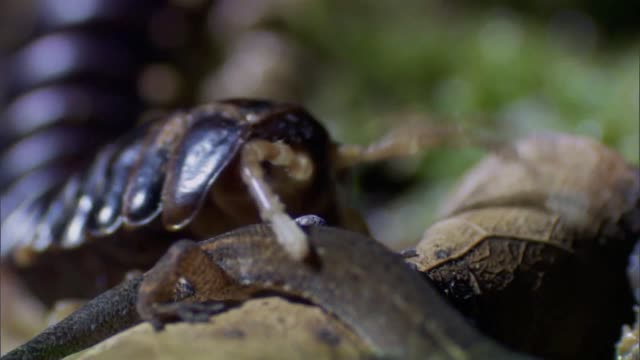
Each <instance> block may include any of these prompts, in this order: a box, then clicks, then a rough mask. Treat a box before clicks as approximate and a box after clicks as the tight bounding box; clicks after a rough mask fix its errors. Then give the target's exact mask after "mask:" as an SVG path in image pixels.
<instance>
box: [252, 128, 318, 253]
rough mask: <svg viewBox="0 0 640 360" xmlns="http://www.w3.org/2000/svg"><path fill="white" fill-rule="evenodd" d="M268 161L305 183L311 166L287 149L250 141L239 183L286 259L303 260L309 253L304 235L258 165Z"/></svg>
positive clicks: (310, 172) (266, 142)
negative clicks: (243, 186) (249, 194)
mask: <svg viewBox="0 0 640 360" xmlns="http://www.w3.org/2000/svg"><path fill="white" fill-rule="evenodd" d="M263 161H268V162H270V163H271V164H273V165H276V166H283V167H286V168H287V170H288V173H289V176H291V178H292V179H294V180H296V181H305V180H308V179H310V178H311V174H312V173H313V165H312V163H311V160H310V159H309V158H308V157H307V156H306V155H303V154H300V153H296V152H294V151H293V150H292V149H291V148H290V147H289V146H288V145H286V144H284V143H280V142H276V143H272V142H268V141H263V140H253V141H251V142H249V143H247V144H245V146H244V148H243V149H242V165H241V166H242V169H241V171H242V180H243V181H244V182H245V184H246V185H247V187H248V188H249V192H250V193H251V196H252V197H253V198H254V199H255V201H256V204H257V205H258V209H259V210H260V217H261V218H262V220H264V221H268V222H271V223H272V224H273V229H274V231H275V233H276V238H277V239H278V242H279V243H280V244H281V245H282V246H283V247H284V249H285V250H286V251H287V252H288V253H289V255H290V256H291V257H292V258H293V259H296V260H302V259H303V258H304V257H305V256H307V254H308V253H309V244H308V240H307V238H306V235H305V234H304V232H303V231H302V230H301V229H300V227H299V226H298V225H297V224H296V223H295V222H294V221H293V219H291V217H290V216H289V215H287V213H286V212H285V209H284V205H283V204H282V202H281V201H280V199H279V198H278V196H277V195H276V194H274V193H273V191H272V190H271V187H270V186H269V184H267V182H266V181H265V179H264V172H263V170H262V166H261V162H263Z"/></svg>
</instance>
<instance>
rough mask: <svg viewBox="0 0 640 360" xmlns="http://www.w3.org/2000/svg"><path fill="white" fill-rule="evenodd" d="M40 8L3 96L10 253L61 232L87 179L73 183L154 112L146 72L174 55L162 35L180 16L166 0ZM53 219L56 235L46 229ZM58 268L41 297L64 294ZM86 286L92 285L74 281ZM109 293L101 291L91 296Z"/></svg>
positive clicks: (12, 61) (64, 0)
mask: <svg viewBox="0 0 640 360" xmlns="http://www.w3.org/2000/svg"><path fill="white" fill-rule="evenodd" d="M33 9H34V11H35V12H37V14H36V16H35V24H34V29H33V31H32V34H28V35H26V36H25V37H24V38H25V39H24V43H23V44H21V45H19V46H18V48H17V49H15V51H13V52H12V53H11V56H10V58H9V59H8V61H7V66H6V70H7V71H6V74H7V76H5V81H6V82H5V84H4V85H5V90H6V91H5V92H4V93H3V94H2V96H1V98H0V102H1V103H2V104H1V109H0V111H1V113H2V115H1V119H0V190H1V191H2V194H1V198H0V206H1V211H0V213H1V215H2V220H3V222H6V221H9V220H10V218H12V219H13V220H11V221H9V222H8V223H6V225H3V227H2V246H1V250H2V253H3V254H5V253H7V252H9V251H11V249H14V248H15V247H16V245H17V244H16V242H21V241H30V240H32V239H34V237H35V236H36V233H37V234H39V235H37V237H38V238H39V239H40V244H42V242H43V241H44V242H46V240H44V239H46V238H48V237H49V236H52V235H53V234H56V231H58V230H57V228H56V227H57V226H59V221H60V219H58V218H55V216H56V215H54V214H60V213H61V212H60V211H61V210H60V209H57V208H54V207H55V206H60V205H61V204H64V205H65V206H69V201H70V200H69V199H70V197H72V196H73V195H74V194H75V191H78V190H79V189H78V188H77V187H78V186H79V185H80V183H81V182H82V181H80V179H79V178H78V177H77V176H76V177H72V178H71V180H70V181H67V179H69V176H71V174H72V173H74V172H76V171H78V170H79V169H85V168H86V166H87V164H88V163H89V162H90V161H91V160H92V158H93V156H94V152H95V150H96V149H97V148H98V147H99V146H100V145H101V144H104V143H106V142H109V141H112V140H113V139H114V138H115V137H116V136H119V135H120V134H122V133H123V132H125V131H127V130H128V129H131V128H132V127H133V126H134V125H135V123H136V121H137V119H138V118H139V116H140V114H141V113H142V112H143V111H144V110H145V109H146V108H147V107H148V106H149V104H148V103H146V101H145V99H143V98H142V96H141V95H140V94H139V91H138V89H139V80H140V79H139V78H140V73H141V72H142V71H143V69H144V68H145V66H147V65H148V64H151V63H155V62H159V61H165V60H167V59H169V57H171V56H173V55H174V54H173V53H171V50H172V49H170V48H168V47H166V46H165V44H162V43H161V42H160V43H159V42H158V41H157V40H158V39H155V38H154V36H155V35H154V32H153V29H154V28H158V26H159V25H160V23H161V22H162V21H161V20H162V19H163V17H164V18H171V16H173V18H176V17H179V15H180V14H179V12H180V11H179V9H177V8H175V7H171V6H170V5H169V4H168V1H166V0H144V1H134V2H132V1H126V0H115V1H114V0H91V1H86V2H77V1H70V0H39V1H36V2H34V3H33ZM169 15H171V16H169ZM156 35H157V34H156ZM65 181H67V182H66V184H63V183H64V182H65ZM46 216H48V217H49V218H48V220H47V223H48V224H50V225H52V229H51V232H52V233H51V234H49V235H47V234H48V232H47V231H48V230H44V229H43V227H42V226H40V225H39V224H40V223H41V222H42V219H43V218H44V217H46ZM12 222H13V223H19V226H10V225H9V224H10V223H12ZM54 224H55V226H54ZM26 239H29V240H26ZM55 258H56V257H55V256H52V261H56V260H55ZM53 264H56V263H52V267H51V268H49V269H47V272H51V273H54V274H53V278H49V277H47V276H44V278H43V279H42V281H43V283H44V284H45V285H44V286H43V289H42V290H41V291H38V293H40V294H45V293H47V292H48V291H50V290H51V289H53V288H54V286H53V285H51V283H52V282H53V281H55V279H54V278H56V276H57V273H56V271H57V270H56V269H58V268H59V266H57V265H56V266H53ZM87 264H88V265H90V266H94V267H95V265H92V261H87ZM61 266H64V265H61ZM81 269H82V268H78V269H74V271H72V272H81V271H82V270H81ZM60 276H62V275H60ZM76 280H77V281H82V280H86V279H83V278H78V279H74V277H73V276H71V278H70V279H69V280H68V281H69V282H73V281H76ZM90 282H91V283H92V284H94V283H96V281H95V280H92V281H90ZM47 284H49V285H47ZM107 286H108V284H106V283H104V282H103V283H102V284H96V285H95V286H94V287H95V290H93V291H91V292H90V294H94V293H95V291H102V290H104V289H106V288H107ZM90 294H86V295H90ZM57 296H58V295H57V294H55V291H54V294H52V295H51V297H53V298H56V297H57ZM47 297H48V296H45V298H47Z"/></svg>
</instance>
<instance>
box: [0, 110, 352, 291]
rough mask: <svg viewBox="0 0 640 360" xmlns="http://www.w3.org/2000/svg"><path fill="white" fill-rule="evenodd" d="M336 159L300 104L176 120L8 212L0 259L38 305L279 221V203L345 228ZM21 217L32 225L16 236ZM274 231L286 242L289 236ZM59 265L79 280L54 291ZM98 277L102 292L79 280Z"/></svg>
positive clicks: (127, 140) (66, 279)
mask: <svg viewBox="0 0 640 360" xmlns="http://www.w3.org/2000/svg"><path fill="white" fill-rule="evenodd" d="M335 150H336V146H334V144H333V143H332V142H331V140H330V138H329V136H328V134H327V132H326V130H325V129H324V128H323V127H322V126H321V125H320V124H319V123H318V122H317V121H316V120H315V119H313V117H311V115H309V114H308V113H307V112H306V111H305V110H303V109H302V108H300V107H298V106H293V105H288V104H275V103H270V102H265V101H250V100H230V101H224V102H219V103H214V104H211V105H204V106H201V107H198V108H195V109H193V110H191V111H188V112H176V113H174V114H173V115H170V116H167V117H163V118H159V119H157V120H156V121H150V122H147V123H145V124H143V125H142V126H140V127H139V128H137V129H135V130H134V131H132V132H131V133H129V134H127V135H126V136H124V137H122V138H121V139H119V140H118V141H116V142H114V143H112V144H108V145H106V146H105V147H103V148H102V149H101V150H100V151H99V152H98V154H97V155H96V157H95V159H94V161H93V163H92V165H91V166H90V167H89V168H88V170H85V171H81V172H78V173H76V174H74V175H72V176H70V177H69V178H68V179H67V180H66V182H65V183H64V184H63V185H61V186H60V187H58V188H56V189H55V191H50V192H49V193H48V194H47V195H46V196H45V197H42V198H41V199H40V200H39V202H33V203H30V202H27V203H26V204H27V206H31V207H26V208H22V209H19V210H16V211H14V212H13V213H11V214H9V216H8V217H7V219H6V220H5V222H4V224H3V241H5V244H6V245H7V246H6V247H5V248H3V251H4V254H5V255H8V254H10V261H11V263H12V264H13V265H14V266H15V267H16V268H17V271H18V272H20V273H21V274H22V275H23V277H25V278H26V279H27V281H28V282H30V283H31V284H32V286H30V287H32V288H33V290H34V291H35V292H36V293H37V294H38V295H40V297H42V298H45V299H48V300H53V299H55V298H60V297H85V296H91V295H93V294H94V293H95V292H96V291H99V290H100V289H99V287H101V286H112V285H113V284H114V283H116V282H118V281H120V279H121V278H122V276H123V275H124V273H125V272H126V271H127V270H130V269H134V268H139V269H146V268H147V267H148V266H150V265H152V264H153V263H154V262H155V260H156V259H157V257H158V256H159V255H161V254H162V252H163V251H164V249H165V248H166V247H167V246H168V245H169V244H170V243H171V242H172V241H174V240H176V239H177V238H179V237H181V236H184V235H185V234H189V236H190V237H191V238H195V239H199V238H204V237H207V236H211V235H212V234H218V233H220V232H222V231H226V230H230V229H233V228H235V227H237V226H240V225H242V224H248V223H255V222H258V221H260V218H262V219H264V220H269V221H272V222H275V223H279V222H280V221H281V220H282V219H281V218H278V216H284V215H282V211H283V205H282V204H281V203H280V201H282V202H284V203H285V204H286V207H287V212H288V213H290V214H303V213H308V212H312V213H314V214H318V215H320V216H322V217H323V218H325V219H326V220H327V221H328V222H329V223H332V224H339V225H343V226H346V225H347V224H346V223H347V221H346V220H345V215H344V214H343V213H342V210H341V208H340V207H339V205H338V198H337V195H336V188H335V179H334V168H335V167H334V166H333V164H334V163H333V160H334V159H333V156H334V153H335ZM266 184H270V185H266ZM272 188H273V191H275V193H277V194H278V196H275V195H274V194H273V192H272V190H271V189H272ZM247 189H248V190H247ZM32 204H35V205H37V206H34V205H32ZM256 205H257V206H256ZM23 206H24V205H23ZM256 209H257V210H256ZM259 212H260V214H259ZM23 214H26V215H29V216H30V217H31V224H32V225H31V226H30V228H29V231H26V232H25V231H21V229H23V226H24V225H23V218H22V216H24V215H23ZM160 215H161V216H160ZM284 221H285V223H286V219H284ZM281 227H282V226H281ZM284 229H285V230H284V231H285V235H284V237H287V236H288V234H287V233H286V232H287V231H294V232H295V230H296V229H297V227H295V226H294V230H291V229H289V230H286V224H285V225H284ZM167 230H170V231H167ZM171 231H172V232H171ZM61 267H67V268H68V270H71V269H72V268H75V269H82V270H81V271H79V270H78V271H76V274H75V275H74V274H69V272H71V271H66V270H61V271H60V276H59V278H56V279H55V280H53V281H52V279H51V276H55V275H58V273H57V272H55V273H53V274H51V269H60V268H61ZM78 272H82V273H83V274H78ZM76 277H81V278H83V279H75V278H76ZM101 277H103V278H104V282H103V283H102V284H97V283H96V281H95V280H94V281H89V280H90V279H91V278H94V279H99V278H101ZM105 277H106V278H105ZM80 280H82V281H80ZM63 284H69V285H70V286H69V287H68V288H66V286H64V285H63Z"/></svg>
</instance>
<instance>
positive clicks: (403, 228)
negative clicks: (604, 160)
mask: <svg viewBox="0 0 640 360" xmlns="http://www.w3.org/2000/svg"><path fill="white" fill-rule="evenodd" d="M508 4H509V2H500V1H494V2H481V3H476V2H436V1H417V0H405V1H402V2H398V1H337V0H336V1H274V2H272V6H273V7H274V8H276V9H277V10H273V13H272V14H277V16H274V15H272V16H270V17H266V18H267V19H268V21H265V22H263V25H262V27H261V28H260V31H265V29H268V31H271V32H272V33H273V34H279V35H278V36H281V37H282V38H283V39H287V40H286V41H287V42H288V44H290V46H291V47H294V48H295V49H296V51H297V54H298V60H297V64H298V65H297V66H298V67H299V69H298V72H297V73H298V75H297V77H296V78H297V81H296V84H295V86H291V88H294V89H295V91H292V92H290V93H285V95H283V97H285V98H289V97H290V98H291V99H293V100H295V101H299V102H301V103H303V104H305V105H306V106H307V107H308V108H309V109H310V111H312V113H314V114H315V115H316V116H317V117H318V118H319V119H320V120H321V121H322V122H323V123H325V124H327V126H329V128H330V130H331V132H332V134H333V135H334V137H335V138H336V139H338V140H339V141H341V142H356V143H367V142H370V141H372V140H373V139H375V138H377V137H378V136H380V135H381V134H383V133H384V132H385V130H387V129H389V128H390V127H392V126H393V125H396V124H399V123H400V122H402V121H406V120H407V119H422V118H424V119H431V121H435V122H437V121H452V122H456V123H460V124H464V125H465V126H468V127H471V128H473V129H477V131H479V132H481V133H485V134H492V135H493V136H495V137H496V138H498V139H503V140H508V139H512V138H515V137H517V136H522V135H525V134H529V133H532V132H535V131H564V132H569V133H576V134H585V135H589V136H592V137H594V138H596V139H599V140H601V141H603V142H604V143H606V144H607V145H609V146H611V147H613V148H615V149H617V150H618V151H620V152H621V153H622V154H623V156H624V157H625V158H626V159H628V160H629V161H630V162H632V163H635V164H638V163H639V160H638V156H639V140H638V136H639V135H638V134H639V132H640V130H639V121H638V113H639V100H638V99H639V90H638V83H639V77H640V74H639V66H640V64H639V58H638V55H639V50H640V46H639V45H640V41H639V40H640V36H639V32H638V24H637V23H635V22H634V20H633V19H632V16H630V13H632V12H633V9H632V8H630V7H629V8H628V7H627V6H630V4H623V3H622V2H620V3H616V4H608V5H607V6H604V5H602V4H599V3H595V2H589V1H564V2H562V1H560V2H522V3H519V4H518V5H517V6H515V7H513V6H511V7H509V6H508ZM636 13H637V12H636ZM300 54H301V55H300ZM232 93H233V92H232ZM239 95H240V94H239ZM267 95H268V94H267ZM483 153H484V152H483V151H482V150H478V149H457V150H453V149H438V150H435V151H432V152H430V153H429V154H427V155H425V156H423V157H417V158H414V159H410V160H401V161H394V162H388V163H386V164H384V165H382V166H374V167H367V168H365V169H360V171H359V172H358V174H359V175H360V176H359V177H358V178H357V179H355V180H354V183H355V184H356V185H358V186H357V189H359V190H360V191H359V193H356V194H355V195H354V196H355V197H356V199H359V200H360V201H361V202H360V204H361V207H362V208H364V210H365V211H366V212H367V219H368V222H369V224H370V225H371V226H372V230H373V232H374V234H375V235H376V236H377V237H379V238H381V239H383V240H385V241H391V242H393V241H401V242H402V243H411V242H412V241H414V239H415V238H416V237H418V236H419V235H420V234H421V233H422V231H423V230H424V229H425V228H426V226H427V225H428V224H429V223H431V222H432V221H433V220H434V218H435V217H436V208H437V204H438V203H439V202H440V201H441V199H442V198H443V196H445V194H446V192H447V191H448V190H449V189H451V187H452V185H453V184H454V183H455V180H456V179H457V178H459V177H460V176H461V175H462V174H463V173H464V171H465V170H467V169H468V168H469V167H470V166H471V165H472V164H473V163H474V162H475V161H476V160H477V159H479V158H480V157H481V156H482V155H483ZM358 194H360V196H358ZM363 194H365V195H363ZM400 246H401V245H400Z"/></svg>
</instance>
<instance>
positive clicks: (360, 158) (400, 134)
mask: <svg viewBox="0 0 640 360" xmlns="http://www.w3.org/2000/svg"><path fill="white" fill-rule="evenodd" d="M443 146H455V147H462V146H475V147H480V148H483V149H487V150H490V151H495V152H500V153H502V152H505V151H506V152H507V153H510V151H509V149H506V150H505V146H508V142H507V141H503V140H500V139H498V137H496V136H494V135H491V134H486V133H484V134H483V133H481V132H479V131H476V130H471V129H467V128H464V127H461V126H457V125H441V124H435V123H430V122H419V121H413V122H408V123H406V124H404V125H401V126H399V127H397V128H395V129H392V130H391V131H390V132H389V133H388V134H387V135H385V136H384V137H382V138H381V139H380V140H378V141H376V142H374V143H372V144H369V145H366V146H363V145H354V144H341V145H339V146H338V148H337V154H336V155H337V159H336V160H337V165H336V166H337V168H338V169H344V168H348V167H351V166H354V165H357V164H361V163H367V162H375V161H381V160H388V159H392V158H399V157H406V156H411V155H416V154H419V153H422V152H425V151H426V150H428V149H434V148H439V147H443Z"/></svg>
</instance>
